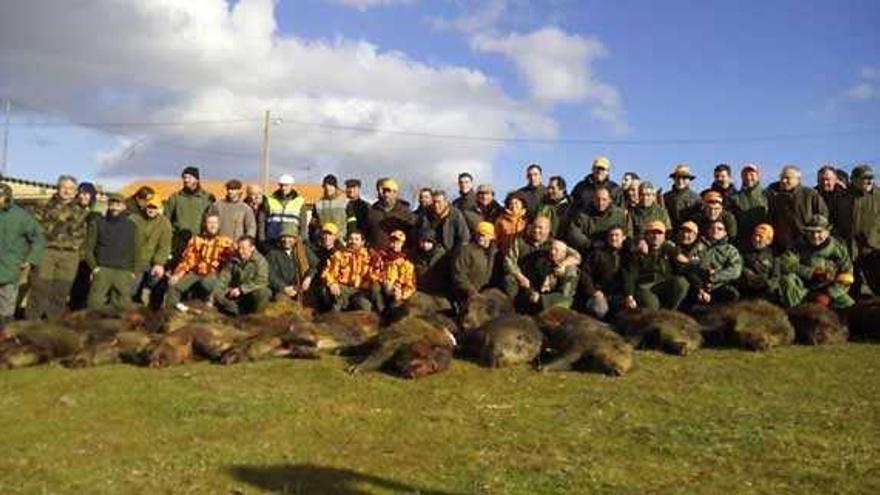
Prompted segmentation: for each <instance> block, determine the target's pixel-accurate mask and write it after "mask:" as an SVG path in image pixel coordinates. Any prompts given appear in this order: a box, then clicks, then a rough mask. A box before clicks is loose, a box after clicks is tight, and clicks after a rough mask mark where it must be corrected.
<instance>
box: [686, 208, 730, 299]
mask: <svg viewBox="0 0 880 495" xmlns="http://www.w3.org/2000/svg"><path fill="white" fill-rule="evenodd" d="M706 232H707V234H706V238H705V239H704V240H703V244H705V245H706V249H705V250H704V251H703V252H702V253H700V256H699V259H698V260H697V263H696V265H695V266H694V268H695V269H694V270H692V271H691V272H690V273H689V274H688V278H689V281H690V284H691V287H692V288H693V289H695V296H696V300H697V303H699V304H716V303H725V302H735V301H737V300H739V291H738V290H736V281H737V280H739V277H740V275H741V274H742V257H741V256H740V254H739V251H738V250H737V249H736V247H735V246H734V245H733V244H731V243H730V242H728V239H727V230H726V229H725V227H724V222H722V221H721V220H714V221H711V222H709V224H708V226H707V228H706Z"/></svg>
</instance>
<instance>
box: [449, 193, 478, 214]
mask: <svg viewBox="0 0 880 495" xmlns="http://www.w3.org/2000/svg"><path fill="white" fill-rule="evenodd" d="M476 204H477V191H476V189H471V190H470V191H468V192H467V193H465V194H461V193H459V195H458V197H457V198H455V200H454V201H453V202H452V206H454V207H456V208H458V209H459V210H461V211H465V210H470V209H472V208H473V207H474V206H475V205H476Z"/></svg>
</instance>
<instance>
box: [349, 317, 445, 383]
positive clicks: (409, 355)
mask: <svg viewBox="0 0 880 495" xmlns="http://www.w3.org/2000/svg"><path fill="white" fill-rule="evenodd" d="M439 318H440V317H436V316H435V317H430V318H427V317H421V316H409V317H406V318H404V319H402V320H400V321H398V322H397V323H394V324H393V325H391V326H389V327H386V328H384V329H382V331H381V332H380V333H379V335H378V336H377V337H376V345H375V348H374V350H373V351H372V352H371V353H370V355H369V356H367V358H366V359H365V360H363V361H362V362H360V363H359V364H357V365H354V366H351V367H349V372H350V373H360V372H364V371H376V370H379V369H380V368H383V367H384V368H387V369H388V370H389V371H392V372H393V373H396V374H398V375H400V376H403V377H406V378H418V377H422V376H427V375H429V374H434V373H438V372H440V371H444V370H446V369H447V368H448V367H449V363H450V362H451V360H452V352H453V349H454V347H455V341H454V339H453V337H452V333H451V332H450V331H449V327H450V326H452V322H451V321H448V323H445V322H444V320H441V319H439Z"/></svg>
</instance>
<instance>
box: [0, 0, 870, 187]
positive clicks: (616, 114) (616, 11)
mask: <svg viewBox="0 0 880 495" xmlns="http://www.w3.org/2000/svg"><path fill="white" fill-rule="evenodd" d="M878 21H880V3H878V2H876V1H874V0H840V1H814V0H774V1H773V2H764V1H740V2H730V1H720V0H706V1H699V2H697V1H684V0H668V1H665V2H656V1H649V0H639V1H637V0H618V1H615V2H609V1H601V0H543V1H538V0H485V1H481V2H478V1H464V0H430V1H429V0H298V1H290V0H283V1H272V0H238V1H225V0H128V1H121V0H84V1H80V2H70V1H67V0H31V1H28V2H0V98H8V99H10V100H11V101H12V113H11V117H10V118H11V125H10V127H9V137H8V142H9V146H8V166H7V172H6V174H7V175H10V176H16V177H26V178H31V179H38V180H47V181H51V180H54V178H55V177H56V176H57V175H59V174H61V173H70V172H73V173H74V174H75V175H77V176H78V177H80V178H82V179H91V180H96V181H98V182H101V183H104V184H107V185H109V186H110V187H113V186H115V185H119V184H123V183H125V182H128V181H129V180H130V179H132V178H136V177H154V176H175V175H177V174H178V172H179V170H180V169H181V168H182V167H183V166H184V164H187V163H194V164H196V165H198V166H200V167H201V168H202V175H203V176H205V177H215V178H230V177H240V178H243V179H245V180H255V179H257V178H258V177H259V170H260V156H261V155H260V149H261V148H260V146H261V142H262V137H261V129H262V119H263V114H264V111H265V110H267V109H268V110H270V111H271V114H272V117H273V122H272V125H271V126H270V135H271V163H272V176H273V177H274V176H277V175H278V174H280V173H282V172H290V173H293V174H294V176H295V177H296V178H297V180H301V181H310V182H317V181H320V179H321V177H323V175H324V174H326V173H336V174H338V175H340V178H348V177H360V178H363V179H365V180H366V181H368V182H370V181H372V180H373V179H375V178H377V177H380V176H384V175H393V176H395V177H398V178H400V179H401V181H402V182H404V183H406V184H407V185H408V186H409V187H408V188H407V190H408V191H412V190H413V189H414V188H416V187H418V186H422V185H425V186H434V187H443V188H446V189H448V190H450V191H453V190H454V189H455V185H454V184H455V177H456V175H457V174H458V173H459V172H462V171H470V172H472V173H474V174H475V175H476V181H477V182H478V183H480V182H490V181H491V182H493V183H495V184H496V186H498V188H499V189H501V190H505V189H510V188H513V187H515V186H517V185H519V184H520V183H522V182H523V168H524V165H526V164H528V163H531V162H537V163H540V164H541V165H542V166H543V168H544V171H545V176H549V175H556V174H559V175H562V176H564V177H566V179H567V180H568V181H569V184H570V186H571V185H573V184H574V183H575V182H576V181H577V180H579V179H581V178H582V177H583V176H584V175H585V174H586V173H587V172H588V171H589V166H590V163H591V161H592V159H593V158H594V157H595V156H597V155H599V154H604V155H607V156H609V157H610V159H611V161H612V164H613V168H612V175H613V177H614V178H619V177H620V175H622V174H623V172H626V171H633V172H636V173H638V174H639V175H640V176H642V177H646V178H648V179H649V180H652V181H654V182H656V183H658V184H659V185H660V186H664V187H665V186H666V185H667V184H668V179H667V178H666V176H667V174H668V173H669V171H670V170H671V168H672V167H673V165H674V164H676V163H679V162H685V163H688V164H689V165H690V166H691V168H692V169H693V170H694V171H695V173H696V175H697V176H698V181H699V182H700V183H701V184H707V183H708V182H709V181H710V177H711V171H712V168H713V167H714V166H715V165H716V164H718V163H720V162H727V163H731V164H732V165H733V166H734V167H735V168H737V169H738V168H739V167H740V166H741V165H742V164H743V163H745V162H757V163H759V164H760V165H761V166H762V171H763V175H764V181H765V182H770V181H772V180H773V178H774V177H775V175H776V174H778V171H779V169H780V168H781V166H782V165H783V164H787V163H794V164H797V165H800V166H801V167H803V168H804V169H805V170H806V171H807V172H808V174H807V177H809V178H810V180H812V177H813V172H814V171H815V170H816V169H817V168H818V165H819V164H821V163H826V162H832V163H835V164H838V165H839V166H841V167H843V168H846V169H850V168H852V167H853V166H854V165H855V164H857V163H861V162H869V163H875V164H876V163H877V162H880V111H878V110H880V29H878V28H877V25H878ZM0 146H2V144H0Z"/></svg>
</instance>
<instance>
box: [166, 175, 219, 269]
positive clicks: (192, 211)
mask: <svg viewBox="0 0 880 495" xmlns="http://www.w3.org/2000/svg"><path fill="white" fill-rule="evenodd" d="M180 177H181V180H182V181H183V187H182V188H181V189H180V190H179V191H177V192H176V193H174V194H172V195H171V196H169V197H168V201H166V202H165V216H167V217H168V220H170V221H171V229H172V249H173V255H174V258H175V262H176V259H177V258H178V257H179V256H180V253H181V252H183V248H184V247H185V246H186V243H187V241H189V239H190V237H193V236H194V235H197V234H198V233H199V232H201V231H202V221H203V220H204V216H205V212H206V211H208V209H209V208H210V207H211V205H212V204H214V196H213V195H211V194H210V193H209V192H207V191H205V190H204V189H202V186H201V184H199V180H200V175H199V169H198V168H197V167H193V166H191V165H190V166H187V167H186V168H184V169H183V172H181V174H180Z"/></svg>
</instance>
